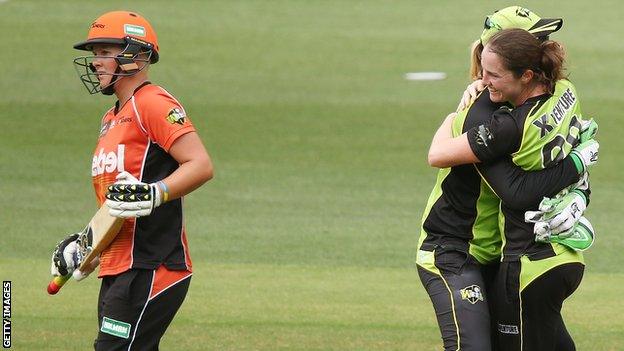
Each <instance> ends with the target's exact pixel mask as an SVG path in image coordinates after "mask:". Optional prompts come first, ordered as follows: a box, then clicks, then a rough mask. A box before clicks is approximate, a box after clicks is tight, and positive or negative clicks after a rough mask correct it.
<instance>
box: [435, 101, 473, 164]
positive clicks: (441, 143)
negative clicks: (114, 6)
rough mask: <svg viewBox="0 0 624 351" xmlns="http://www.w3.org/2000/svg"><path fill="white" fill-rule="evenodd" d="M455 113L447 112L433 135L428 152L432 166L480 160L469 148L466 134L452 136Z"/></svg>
mask: <svg viewBox="0 0 624 351" xmlns="http://www.w3.org/2000/svg"><path fill="white" fill-rule="evenodd" d="M456 115H457V113H451V114H449V115H448V116H447V117H446V118H445V119H444V122H442V125H441V126H440V127H439V128H438V130H437V131H436V133H435V135H434V136H433V140H432V141H431V146H430V147H429V154H428V162H429V165H430V166H432V167H438V168H446V167H452V166H457V165H462V164H468V163H475V162H480V161H479V159H478V158H477V156H475V154H474V152H473V151H472V149H471V148H470V145H469V143H468V138H467V136H466V134H462V135H460V136H458V137H453V133H452V124H453V119H454V118H455V116H456Z"/></svg>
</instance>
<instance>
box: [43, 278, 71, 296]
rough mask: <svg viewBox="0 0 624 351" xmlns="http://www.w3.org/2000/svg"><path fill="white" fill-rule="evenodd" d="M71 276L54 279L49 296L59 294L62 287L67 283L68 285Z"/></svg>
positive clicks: (49, 286)
mask: <svg viewBox="0 0 624 351" xmlns="http://www.w3.org/2000/svg"><path fill="white" fill-rule="evenodd" d="M71 276H72V275H71V274H68V275H60V276H56V277H54V278H53V279H52V281H50V284H48V294H50V295H55V294H56V293H57V292H59V290H61V287H62V286H63V285H65V283H67V281H68V280H69V278H70V277H71Z"/></svg>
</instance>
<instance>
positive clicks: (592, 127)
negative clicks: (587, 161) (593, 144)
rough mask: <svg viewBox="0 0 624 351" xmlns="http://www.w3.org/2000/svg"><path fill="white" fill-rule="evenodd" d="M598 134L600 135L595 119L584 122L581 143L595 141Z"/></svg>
mask: <svg viewBox="0 0 624 351" xmlns="http://www.w3.org/2000/svg"><path fill="white" fill-rule="evenodd" d="M596 133H598V123H596V121H594V119H593V118H590V119H589V120H582V121H581V135H580V138H579V142H580V143H584V142H586V141H587V140H590V139H594V137H595V136H596Z"/></svg>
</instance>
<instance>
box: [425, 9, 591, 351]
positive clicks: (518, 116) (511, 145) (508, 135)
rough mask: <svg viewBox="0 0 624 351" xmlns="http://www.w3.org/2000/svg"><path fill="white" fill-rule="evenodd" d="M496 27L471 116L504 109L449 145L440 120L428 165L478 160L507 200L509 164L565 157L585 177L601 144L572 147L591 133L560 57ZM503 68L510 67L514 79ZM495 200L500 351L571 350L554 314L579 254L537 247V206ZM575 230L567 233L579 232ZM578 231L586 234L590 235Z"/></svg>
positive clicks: (555, 49) (557, 49) (549, 47)
mask: <svg viewBox="0 0 624 351" xmlns="http://www.w3.org/2000/svg"><path fill="white" fill-rule="evenodd" d="M513 11H514V12H515V16H519V17H522V18H528V17H527V16H528V14H529V12H528V10H525V9H521V8H514V9H513ZM499 19H500V18H499ZM501 23H502V21H497V20H496V17H495V15H494V16H491V17H489V18H488V20H487V21H486V25H487V26H486V29H485V30H484V36H483V37H482V40H481V42H482V43H483V44H486V46H485V47H486V51H484V52H483V57H482V58H481V60H482V61H481V62H482V63H483V66H484V68H485V69H484V71H483V72H484V77H485V78H484V82H485V83H487V84H488V86H489V87H490V89H489V91H488V92H486V93H483V94H481V95H480V96H479V98H478V99H477V101H476V102H475V103H474V104H473V105H471V107H470V110H472V109H474V108H476V106H483V105H487V104H491V102H490V101H485V100H486V97H487V100H490V99H491V100H492V101H494V102H496V103H505V102H508V103H511V105H510V106H503V107H502V108H500V109H498V110H496V112H495V113H494V115H493V118H492V120H491V121H486V122H485V123H483V124H481V125H478V126H474V127H472V128H469V129H468V130H467V133H464V134H462V135H460V136H457V134H456V133H455V134H453V136H452V137H451V135H452V134H451V130H452V124H453V123H454V121H453V116H451V117H449V118H447V119H446V120H445V122H444V123H443V125H442V126H441V128H440V129H439V130H438V132H437V133H436V137H434V141H433V143H432V148H431V150H430V154H433V155H434V158H435V162H434V165H436V166H440V167H448V166H452V165H458V164H464V163H474V162H480V161H483V162H484V163H483V164H479V165H478V169H479V171H480V173H481V174H482V175H483V177H484V179H485V180H486V181H487V182H488V183H489V184H490V185H492V188H493V189H494V190H495V191H497V193H498V192H499V191H502V192H504V187H505V183H509V182H510V181H511V180H510V179H504V177H501V176H500V175H497V174H496V173H493V172H491V169H492V167H493V166H495V165H496V164H498V163H500V162H507V161H508V160H511V161H512V162H513V163H514V164H516V165H518V166H521V167H523V168H524V169H526V170H538V169H544V168H547V167H552V166H553V165H555V164H557V162H559V161H561V160H562V159H563V160H564V161H563V162H565V159H564V157H565V156H566V155H568V154H571V155H572V158H571V159H572V161H574V162H573V164H574V165H575V166H576V167H577V169H578V170H579V172H585V171H586V167H587V166H588V165H591V164H593V163H594V162H595V161H596V157H597V149H598V144H597V143H596V142H595V141H593V140H587V141H585V142H584V143H580V144H579V139H580V140H583V139H590V137H589V136H587V135H584V134H590V135H591V134H592V132H591V130H592V128H588V130H587V131H586V133H581V131H582V130H584V129H585V126H591V125H592V124H591V123H583V121H582V120H581V119H580V118H581V116H582V114H581V111H580V104H579V101H578V95H577V93H576V90H575V89H574V87H573V86H572V84H571V83H570V82H569V81H567V80H565V79H562V73H561V72H562V65H563V61H564V58H565V55H564V53H563V50H562V48H561V46H560V45H559V44H558V43H555V42H551V41H543V40H542V41H540V40H536V38H535V36H532V35H530V34H529V33H527V31H526V30H518V29H516V30H509V29H508V30H504V31H503V32H501V33H498V34H494V35H493V36H492V35H489V36H488V35H487V34H489V33H488V30H490V29H491V28H492V27H493V26H498V29H497V31H500V30H501V29H503V28H501ZM559 27H560V25H559V26H554V27H552V28H557V29H558V28H559ZM525 29H529V28H525ZM488 40H489V42H488ZM488 50H489V51H488ZM501 57H502V59H501ZM509 67H514V71H511V69H510V68H509ZM555 83H556V84H555ZM484 101H485V102H484ZM511 107H513V110H512V108H511ZM469 113H470V112H469ZM473 116H474V114H473ZM471 117H472V116H471V115H469V116H468V117H465V120H468V119H470V118H471ZM579 133H581V135H580V136H579ZM575 145H576V149H575V151H573V152H572V153H571V152H570V151H571V148H572V147H573V146H575ZM450 155H453V156H450ZM584 185H585V184H584ZM501 189H502V190H501ZM584 190H585V191H586V192H585V193H583V192H579V193H578V194H577V195H574V196H576V197H584V196H585V195H586V194H587V191H588V189H587V188H585V189H584ZM558 191H559V189H557V188H550V189H548V188H546V192H544V193H543V194H542V195H554V194H556V193H557V192H558ZM499 195H501V194H500V193H499ZM566 196H567V195H566ZM563 198H565V196H564V197H562V199H563ZM502 199H503V201H502V205H501V209H502V212H501V213H502V216H501V221H500V227H501V231H502V232H503V234H504V238H505V241H504V247H503V259H502V261H503V262H502V263H501V267H500V269H499V274H498V277H497V283H496V293H495V295H496V304H495V306H496V309H495V310H496V321H497V329H498V335H499V340H500V347H501V349H502V350H554V349H557V350H573V349H574V343H573V341H572V339H571V337H570V336H569V334H568V333H567V330H566V329H565V324H564V323H563V320H562V318H561V314H560V310H561V305H562V302H563V300H564V299H565V298H567V297H568V296H569V295H570V294H572V292H573V291H574V290H575V289H576V287H577V286H578V284H579V283H580V280H581V278H582V273H583V258H582V255H581V254H580V252H576V251H574V250H572V249H570V248H568V247H567V246H564V245H561V244H559V243H556V242H554V241H551V242H549V241H550V240H544V241H546V242H536V235H535V234H536V233H534V227H533V225H532V224H528V223H525V221H524V220H525V216H524V212H525V211H527V210H529V209H530V208H532V207H537V202H535V203H532V204H531V203H529V202H527V203H525V204H514V203H513V201H511V200H510V199H509V198H505V197H504V196H502ZM562 201H563V200H562ZM566 201H567V200H566ZM583 201H584V202H586V200H583ZM570 203H574V204H575V205H578V204H579V203H578V202H575V201H572V202H570ZM519 205H520V206H519ZM584 205H585V203H583V206H584ZM564 207H565V206H564ZM575 212H576V213H577V214H578V212H582V208H579V206H577V207H576V210H575ZM585 223H588V222H585ZM578 226H579V225H577V226H575V227H574V228H572V232H574V231H578V230H581V228H578ZM585 229H588V230H587V231H588V233H589V234H592V235H593V233H592V232H591V227H590V226H589V228H585ZM564 244H565V243H564Z"/></svg>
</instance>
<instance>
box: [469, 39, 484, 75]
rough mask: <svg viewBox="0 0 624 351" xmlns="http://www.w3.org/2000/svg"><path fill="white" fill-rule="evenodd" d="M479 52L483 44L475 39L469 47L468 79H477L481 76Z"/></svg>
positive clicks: (481, 50)
mask: <svg viewBox="0 0 624 351" xmlns="http://www.w3.org/2000/svg"><path fill="white" fill-rule="evenodd" d="M481 53H483V44H481V40H479V39H477V40H475V42H474V43H472V46H471V48H470V79H471V80H477V79H481V78H483V72H482V71H483V68H482V67H481Z"/></svg>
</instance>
